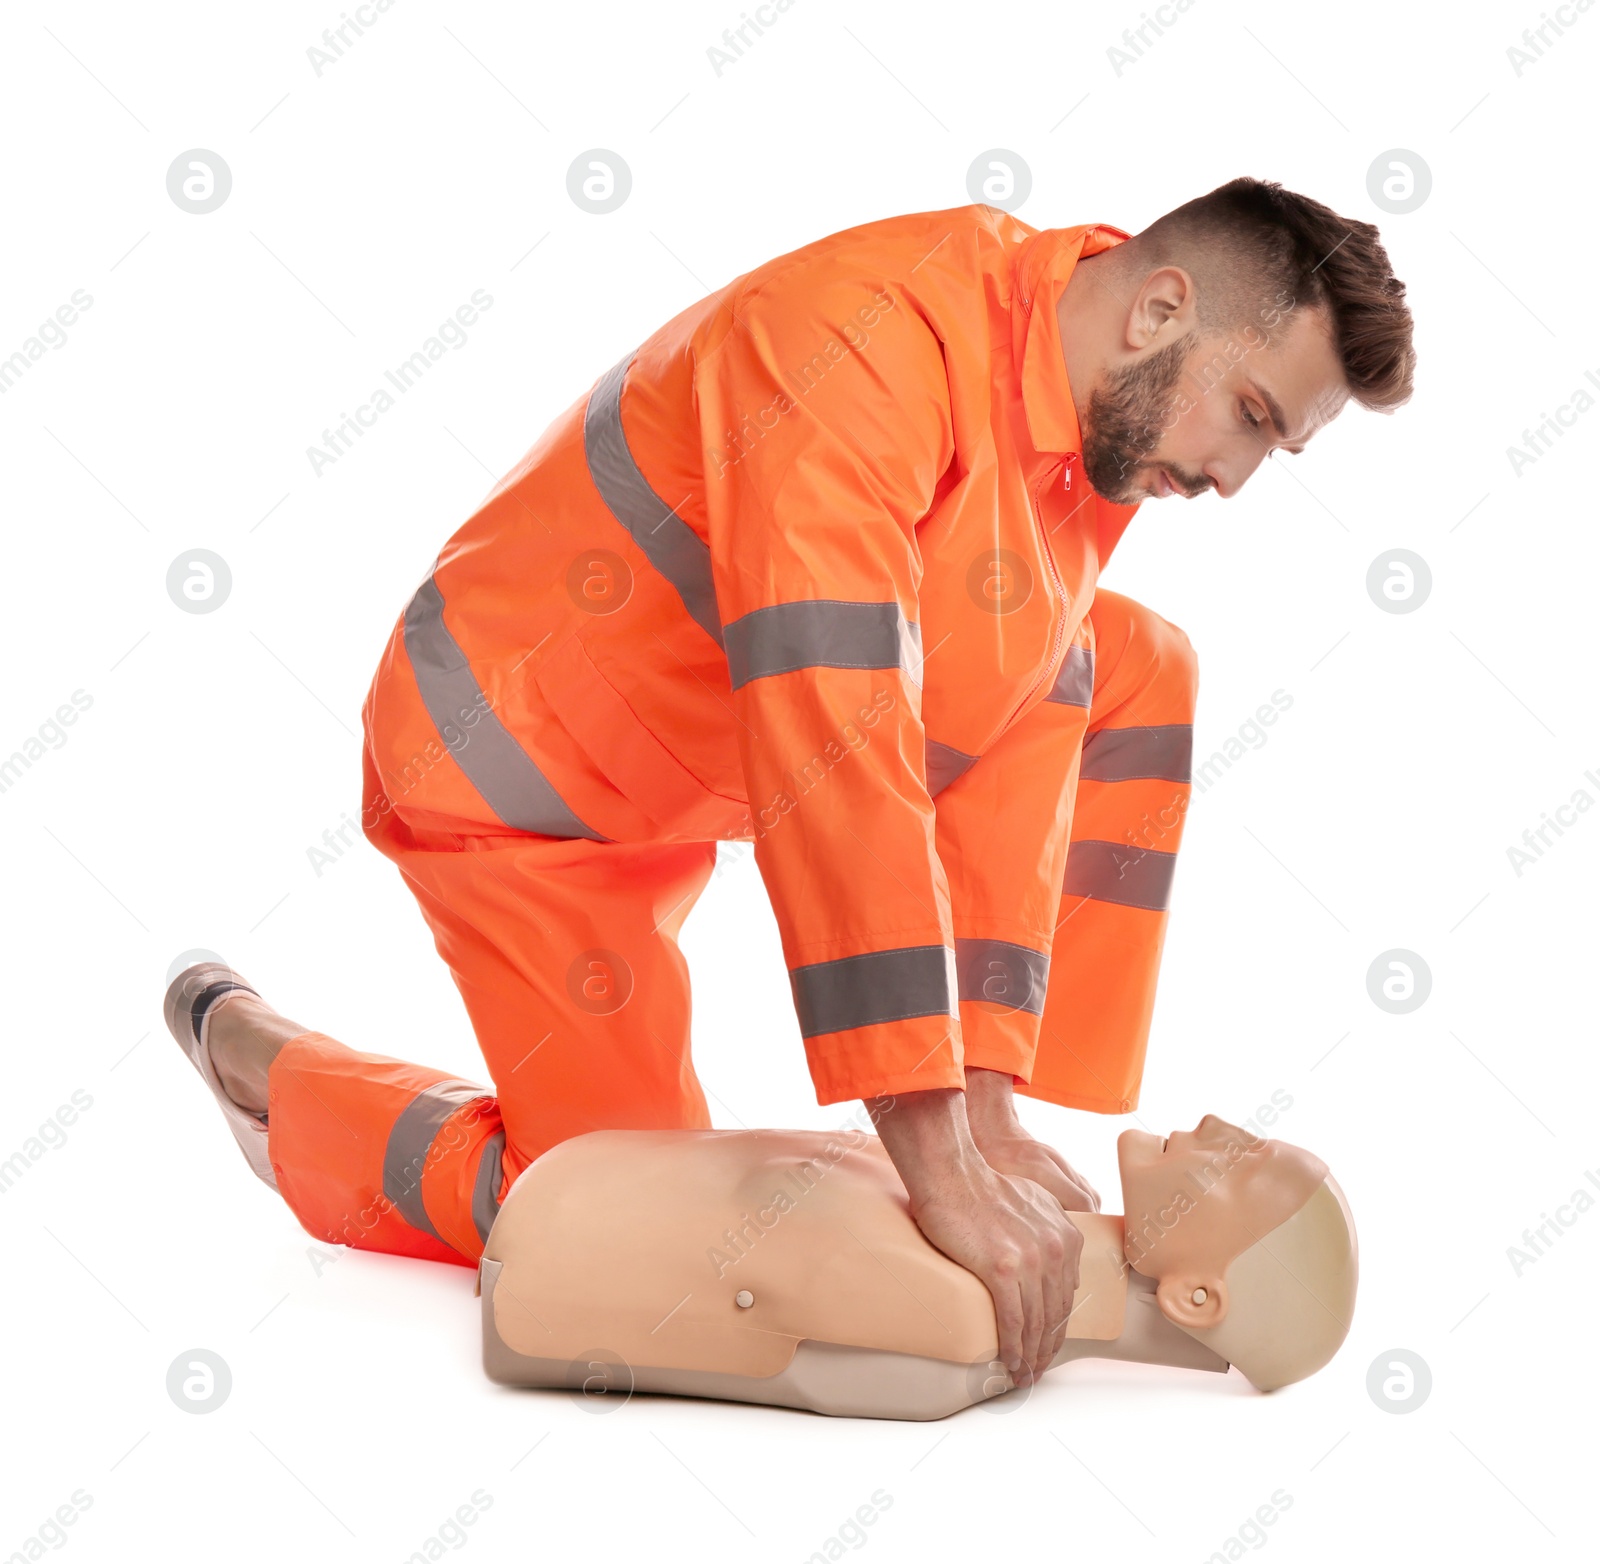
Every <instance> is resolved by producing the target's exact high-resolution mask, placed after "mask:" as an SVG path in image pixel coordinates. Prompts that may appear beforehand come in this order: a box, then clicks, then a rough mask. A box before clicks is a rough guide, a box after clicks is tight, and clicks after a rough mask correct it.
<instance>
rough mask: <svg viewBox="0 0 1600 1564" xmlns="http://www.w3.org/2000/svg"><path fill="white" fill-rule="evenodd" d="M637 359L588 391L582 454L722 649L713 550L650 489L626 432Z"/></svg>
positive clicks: (612, 505)
mask: <svg viewBox="0 0 1600 1564" xmlns="http://www.w3.org/2000/svg"><path fill="white" fill-rule="evenodd" d="M633 360H634V354H632V353H630V354H628V356H627V357H626V358H624V359H622V360H620V361H619V362H618V363H616V364H613V365H612V367H611V368H610V369H608V370H607V371H606V372H605V374H603V375H602V376H601V377H600V381H599V383H598V384H597V385H596V386H595V388H594V390H593V391H591V392H590V393H589V402H588V405H587V406H586V407H585V408H584V410H583V455H584V460H585V461H586V462H587V463H588V464H589V477H590V479H591V480H592V482H593V483H594V486H595V488H597V489H598V490H599V491H600V498H601V499H602V500H604V501H605V502H606V509H607V510H609V511H610V512H611V514H612V515H613V516H615V517H616V519H617V521H618V522H619V523H620V524H621V525H622V526H623V527H624V528H625V529H626V530H627V532H628V535H629V536H630V537H631V538H632V539H633V541H634V542H635V543H637V544H638V545H639V547H640V548H641V549H642V550H643V551H644V554H645V557H646V558H647V559H648V560H649V561H650V563H651V564H652V565H654V566H655V567H656V569H657V570H658V571H660V572H661V574H662V575H663V576H665V577H666V578H667V580H668V581H669V582H670V583H671V584H672V586H673V588H674V590H675V591H676V592H677V594H678V596H679V597H681V598H682V599H683V606H684V607H685V608H687V609H688V610H689V617H690V618H691V619H693V620H694V622H695V623H696V624H697V625H699V626H700V628H701V629H702V630H704V631H705V633H706V634H707V635H709V636H710V637H711V639H712V640H713V641H715V642H716V643H717V645H718V646H720V645H721V644H722V620H721V617H720V616H719V615H718V613H717V592H716V587H715V586H714V585H713V584H712V580H711V550H710V549H708V548H707V547H706V545H705V544H704V543H702V542H701V541H700V538H699V536H698V534H696V532H695V530H694V528H693V527H691V526H690V525H689V523H688V522H686V521H685V520H684V519H683V518H682V517H681V516H679V515H678V514H677V513H676V511H674V510H673V508H672V507H671V506H670V505H668V504H667V502H666V501H665V500H664V499H662V498H661V496H660V495H659V494H657V493H656V491H655V490H654V489H652V488H651V487H650V481H649V479H647V478H646V477H645V475H644V474H643V473H642V472H640V471H639V464H638V463H637V462H636V461H634V459H633V452H632V451H630V450H629V449H628V437H627V436H626V435H625V434H624V433H623V429H622V382H623V380H624V378H625V377H626V376H627V373H628V366H629V365H630V364H631V363H632V362H633ZM679 503H680V504H681V503H682V502H681V501H680V502H679Z"/></svg>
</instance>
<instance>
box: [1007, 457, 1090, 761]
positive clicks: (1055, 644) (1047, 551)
mask: <svg viewBox="0 0 1600 1564" xmlns="http://www.w3.org/2000/svg"><path fill="white" fill-rule="evenodd" d="M1071 464H1072V453H1071V452H1070V451H1069V452H1068V453H1067V457H1066V460H1065V461H1063V462H1062V463H1061V465H1060V467H1059V468H1052V469H1051V470H1050V472H1049V473H1047V474H1046V475H1045V477H1044V478H1043V479H1042V480H1041V481H1040V482H1039V483H1038V484H1037V485H1036V486H1035V487H1034V488H1033V490H1032V491H1031V493H1030V498H1031V500H1032V502H1033V514H1034V519H1035V520H1036V521H1037V522H1038V524H1039V541H1040V543H1041V545H1042V546H1043V548H1044V562H1045V564H1046V565H1047V566H1048V567H1049V570H1050V580H1051V582H1052V583H1053V584H1054V586H1055V589H1056V633H1055V639H1054V640H1053V641H1052V642H1051V645H1050V661H1049V662H1047V663H1046V664H1045V668H1044V672H1043V673H1041V674H1040V675H1039V677H1038V678H1037V679H1035V680H1034V681H1033V683H1032V684H1030V685H1029V686H1028V690H1027V693H1026V694H1025V695H1024V696H1023V697H1022V699H1021V701H1019V702H1018V704H1017V708H1016V710H1015V711H1013V712H1012V713H1011V715H1010V716H1009V717H1007V718H1006V721H1005V725H1004V726H1003V727H1002V728H1001V729H1000V733H1005V732H1006V731H1007V730H1008V729H1009V728H1011V727H1012V726H1013V725H1014V724H1015V723H1016V721H1017V719H1018V718H1019V717H1020V716H1021V715H1022V713H1023V712H1024V711H1025V710H1027V707H1028V703H1029V701H1031V700H1032V699H1033V696H1034V692H1035V691H1036V690H1037V689H1038V688H1039V686H1040V685H1041V684H1043V683H1044V681H1045V680H1046V679H1048V678H1049V677H1050V675H1051V673H1052V672H1053V671H1054V669H1055V666H1056V659H1057V658H1058V657H1060V655H1061V640H1062V637H1063V636H1064V635H1065V634H1066V629H1067V589H1066V587H1065V586H1063V585H1062V582H1061V574H1060V572H1059V571H1058V570H1057V569H1056V556H1055V551H1054V550H1053V549H1052V548H1051V547H1050V535H1049V533H1048V532H1047V531H1046V529H1045V524H1044V512H1043V511H1042V510H1041V509H1040V508H1039V496H1040V495H1041V494H1042V493H1043V492H1044V487H1045V484H1047V483H1052V482H1054V481H1055V476H1056V474H1057V472H1060V473H1062V474H1065V473H1067V472H1068V471H1069V469H1070V467H1071ZM1000 733H997V734H996V735H995V738H999V736H1000ZM993 742H994V740H992V739H991V740H990V743H991V744H992V743H993Z"/></svg>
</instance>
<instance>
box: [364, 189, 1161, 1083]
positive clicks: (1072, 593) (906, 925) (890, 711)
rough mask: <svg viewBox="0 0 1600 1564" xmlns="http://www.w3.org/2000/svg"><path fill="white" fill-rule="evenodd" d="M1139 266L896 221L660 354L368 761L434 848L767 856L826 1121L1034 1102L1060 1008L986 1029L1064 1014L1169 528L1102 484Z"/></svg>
mask: <svg viewBox="0 0 1600 1564" xmlns="http://www.w3.org/2000/svg"><path fill="white" fill-rule="evenodd" d="M1127 237H1128V236H1127V234H1126V233H1124V232H1123V231H1122V230H1120V229H1116V228H1110V227H1106V226H1103V225H1090V226H1084V227H1075V228H1064V229H1045V230H1035V229H1033V228H1031V227H1029V226H1028V225H1027V224H1026V223H1023V222H1020V221H1018V220H1017V219H1016V218H1014V217H1011V216H1008V215H1006V214H1005V213H1002V212H999V211H997V210H995V209H994V208H990V207H985V206H968V207H961V208H957V209H954V210H950V211H941V212H928V213H918V214H914V215H910V216H904V217H896V218H891V219H888V220H886V221H881V222H873V223H868V224H865V225H863V226H861V227H857V228H852V229H849V230H847V231H845V232H843V233H838V234H834V235H832V236H830V237H828V238H826V239H822V240H820V241H818V242H817V243H814V244H810V245H807V246H806V247H804V248H803V249H800V250H796V251H794V252H793V253H791V254H788V255H784V256H780V257H779V258H777V259H775V260H773V261H770V262H768V263H767V264H765V265H763V266H760V267H758V268H757V269H755V270H754V271H751V272H749V273H747V274H745V275H744V276H742V277H739V278H738V279H736V280H735V281H734V282H732V283H731V284H729V285H728V286H727V287H726V288H723V289H721V290H720V291H718V292H717V293H715V294H714V295H712V296H710V297H708V298H706V299H704V300H702V301H700V302H699V303H697V304H694V305H692V306H691V307H690V308H688V309H686V310H684V311H683V312H682V313H681V314H679V315H678V316H677V317H676V318H674V319H673V320H671V321H669V322H668V323H667V324H666V325H665V326H663V327H662V328H661V329H660V330H659V331H657V332H656V333H655V334H654V335H653V336H651V337H650V338H649V339H648V340H647V341H645V342H644V343H643V344H642V345H641V346H639V347H638V349H637V350H636V351H632V352H629V353H628V354H627V355H626V356H625V357H624V358H623V359H622V360H621V361H619V362H618V363H617V364H616V365H615V366H614V367H613V368H612V369H611V370H610V371H609V372H608V373H606V374H605V375H604V376H602V377H601V378H600V380H599V381H598V382H597V383H596V384H595V386H594V387H593V388H592V389H591V390H590V391H589V392H587V393H586V394H585V395H584V396H583V397H581V398H580V399H579V400H578V401H577V402H575V403H574V404H573V405H572V407H571V408H569V409H568V410H567V411H566V412H565V413H564V414H562V415H561V417H560V418H559V419H557V421H556V422H555V423H554V424H553V425H552V427H551V428H550V429H549V430H548V431H547V432H546V433H545V435H544V436H543V437H542V438H541V439H540V440H539V442H538V443H537V444H536V445H535V446H534V448H533V449H532V450H531V451H530V452H529V454H528V455H527V456H526V457H525V458H524V460H523V461H522V462H521V463H520V464H519V466H518V467H517V468H516V469H515V471H514V472H512V473H511V474H510V475H509V476H508V477H507V478H506V479H505V480H504V482H503V483H502V484H501V485H500V486H499V487H498V488H497V489H496V491H495V493H494V494H493V495H492V496H491V497H490V499H489V500H488V501H487V502H486V503H485V504H484V506H483V507H482V508H481V509H480V510H479V511H478V513H477V514H476V515H475V516H473V517H472V519H471V520H470V521H469V522H468V523H467V524H466V525H465V526H463V527H462V528H461V529H460V531H458V532H457V533H456V535H455V536H454V537H453V538H452V539H451V540H450V542H449V543H448V544H447V546H446V547H445V549H444V550H443V552H442V553H441V555H440V556H439V560H438V563H437V565H436V566H435V568H434V570H433V572H432V574H431V575H430V577H429V578H428V580H427V581H426V582H424V584H423V587H422V588H421V589H420V590H419V591H418V593H417V596H416V598H415V599H413V601H412V603H411V605H410V607H409V608H408V609H407V611H406V615H405V618H404V620H403V621H402V624H401V625H400V626H397V628H396V632H395V637H394V639H393V640H392V641H391V643H390V648H389V652H388V653H387V654H386V656H385V659H384V662H383V664H382V666H381V667H380V669H379V673H378V677H377V680H376V681H375V684H374V687H373V693H372V696H371V697H370V700H369V710H368V723H369V742H370V743H371V744H372V745H373V746H374V754H375V757H376V763H377V767H378V770H379V772H380V773H381V774H382V775H384V776H385V777H386V778H390V779H393V778H396V777H404V778H406V780H405V782H403V783H402V784H401V785H402V786H404V787H405V788H407V789H408V790H409V791H408V793H407V797H406V800H405V802H406V808H407V812H408V816H409V817H410V818H411V820H412V821H413V823H415V822H417V821H420V822H422V826H423V827H426V826H427V825H429V824H430V823H431V824H433V825H434V826H436V828H437V831H438V832H439V833H440V835H441V837H442V836H447V835H449V834H451V833H454V834H455V836H456V837H457V838H463V837H467V836H470V835H471V834H473V833H475V832H476V833H479V834H482V835H492V834H494V833H495V832H501V831H504V830H507V829H510V830H515V831H532V832H537V833H540V834H543V835H548V836H553V837H569V838H571V837H576V838H587V839H589V840H592V841H602V842H603V841H617V842H631V843H640V842H663V843H665V842H685V841H707V840H713V839H720V838H740V837H744V838H753V839H754V841H755V844H756V858H757V862H758V865H759V867H760V869H761V873H762V875H763V878H764V880H765V883H766V886H767V889H768V892H769V894H770V897H771V901H772V905H773V908H774V911H775V913H776V916H777V921H778V925H779V928H780V930H781V933H782V939H783V948H784V953H785V957H786V961H787V964H788V967H789V971H790V975H791V982H792V986H793V991H794V1000H795V1006H796V1011H797V1013H798V1016H799V1019H800V1024H801V1032H802V1034H803V1035H804V1037H805V1039H806V1048H807V1054H808V1061H809V1064H810V1067H811V1071H812V1076H813V1079H814V1081H815V1083H816V1086H817V1093H818V1099H819V1101H822V1102H831V1101H838V1100H843V1099H845V1098H849V1097H860V1096H870V1095H874V1094H877V1093H892V1092H896V1091H904V1090H917V1089H924V1088H929V1087H939V1086H960V1085H962V1084H963V1083H964V1077H963V1074H962V1066H963V1063H967V1064H982V1065H984V1066H986V1067H988V1068H993V1069H1009V1070H1012V1071H1014V1072H1015V1073H1017V1074H1018V1075H1021V1076H1023V1077H1026V1076H1027V1074H1028V1072H1029V1068H1030V1066H1031V1063H1032V1060H1033V1056H1034V1051H1035V1049H1036V1047H1037V1042H1038V1027H1039V1014H1038V1011H1039V1008H1040V1006H1039V1004H1038V1003H1036V1002H1028V1003H1018V1004H1015V1005H1013V1006H1006V1005H1004V1004H1001V1005H996V1004H992V1003H987V1004H981V1005H980V1004H979V1003H978V1001H979V1000H980V999H981V998H984V997H987V998H989V999H1002V1000H1003V999H1004V997H1005V996H1004V995H1003V994H1000V993H998V992H996V991H995V990H994V988H993V986H992V985H993V982H994V977H993V974H994V973H995V971H996V970H1002V971H1006V972H1010V973H1011V974H1012V977H1011V978H1010V979H1009V980H1008V981H1011V982H1012V983H1014V984H1017V985H1020V987H1021V989H1022V990H1023V991H1028V990H1030V988H1031V989H1032V991H1033V992H1034V993H1035V997H1036V998H1037V997H1040V996H1042V994H1043V990H1044V982H1045V976H1046V973H1047V970H1048V962H1049V955H1050V950H1051V945H1052V938H1053V934H1054V930H1055V925H1056V920H1057V917H1058V909H1059V906H1060V901H1061V894H1062V882H1063V871H1064V867H1065V861H1066V853H1067V844H1068V833H1069V830H1070V825H1071V814H1072V804H1073V794H1074V788H1075V785H1076V779H1077V767H1078V750H1079V744H1080V741H1081V738H1082V733H1083V722H1084V710H1085V708H1087V706H1088V704H1089V696H1090V691H1091V687H1092V668H1093V627H1092V624H1091V622H1090V621H1089V619H1088V617H1087V614H1088V609H1089V605H1090V602H1091V600H1092V599H1093V596H1094V591H1095V583H1096V578H1097V575H1098V572H1099V570H1100V568H1101V566H1102V565H1103V564H1104V563H1105V561H1106V559H1107V557H1108V556H1109V555H1110V553H1111V551H1112V549H1113V548H1114V547H1115V545H1116V543H1117V540H1118V539H1119V537H1120V536H1121V534H1122V531H1123V529H1124V528H1125V527H1126V525H1127V523H1128V521H1129V519H1130V517H1131V516H1132V514H1133V509H1134V507H1131V506H1119V505H1113V504H1110V503H1108V502H1107V501H1105V500H1103V499H1102V498H1100V497H1099V496H1098V495H1096V494H1095V493H1093V492H1092V491H1091V489H1090V488H1089V486H1088V483H1087V481H1086V480H1085V478H1084V476H1083V473H1082V469H1081V457H1080V451H1081V446H1080V433H1079V425H1078V419H1077V415H1076V413H1075V410H1074V406H1073V395H1072V388H1071V387H1070V386H1069V385H1068V381H1067V375H1066V370H1065V367H1064V364H1063V359H1062V349H1061V343H1060V339H1059V333H1058V326H1057V319H1056V309H1055V306H1056V301H1057V299H1058V297H1059V295H1060V292H1061V290H1062V288H1063V287H1064V286H1065V284H1066V282H1067V279H1068V277H1069V276H1070V275H1071V272H1072V269H1073V266H1074V265H1075V263H1076V261H1077V260H1078V258H1079V257H1080V256H1084V255H1092V254H1094V253H1096V252H1098V251H1100V250H1103V249H1106V248H1108V247H1109V246H1111V245H1113V244H1116V243H1118V242H1120V241H1122V240H1124V239H1126V238H1127ZM469 728H470V729H471V733H470V736H469V734H468V731H467V730H468V729H469ZM452 735H454V738H453V737H452ZM437 738H442V739H443V741H444V744H445V747H446V748H447V749H448V750H449V751H450V755H449V758H448V759H447V760H446V761H445V762H444V763H443V764H438V765H433V766H427V765H423V766H421V767H419V766H418V764H417V757H418V755H419V753H420V752H421V751H422V750H423V747H424V745H425V744H432V743H434V742H435V740H436V739H437ZM457 740H459V743H458V742H456V741H457ZM435 748H437V745H436V744H435ZM573 757H578V758H576V759H575V758H573ZM980 768H982V769H980ZM968 772H972V773H973V774H974V776H978V775H983V774H985V772H987V773H988V774H989V775H990V777H991V780H992V782H994V783H995V784H997V785H991V786H988V787H975V786H971V785H967V786H963V787H961V788H954V789H951V790H950V791H949V792H948V793H946V791H945V790H946V789H949V788H950V785H951V783H952V782H953V781H955V779H956V778H958V777H961V776H963V775H964V774H966V773H968ZM591 774H597V775H599V776H601V777H603V778H604V779H605V781H606V782H607V783H608V784H609V785H608V786H607V787H606V788H604V789H601V788H598V787H596V786H594V785H593V783H592V781H591V780H587V778H589V777H590V776H591ZM391 790H392V789H391ZM997 799H998V801H999V803H998V807H996V800H997ZM463 822H468V823H467V824H463ZM668 912H669V909H666V908H663V909H662V915H663V917H665V916H667V914H668ZM996 952H1001V953H1003V954H1004V956H1005V961H1004V962H1002V963H1001V964H1000V966H999V967H998V968H997V966H996V964H995V963H994V962H993V961H990V960H987V959H986V958H987V957H989V956H992V955H993V954H994V953H996ZM986 983H987V984H989V985H990V987H989V988H988V989H987V990H986V991H985V990H984V985H985V984H986Z"/></svg>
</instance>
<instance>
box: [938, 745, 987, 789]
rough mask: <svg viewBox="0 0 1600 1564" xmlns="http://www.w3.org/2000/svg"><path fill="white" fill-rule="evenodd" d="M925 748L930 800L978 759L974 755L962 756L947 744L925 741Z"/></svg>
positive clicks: (957, 750) (960, 752)
mask: <svg viewBox="0 0 1600 1564" xmlns="http://www.w3.org/2000/svg"><path fill="white" fill-rule="evenodd" d="M926 748H927V761H926V764H927V769H928V796H929V797H930V798H935V797H937V796H938V795H939V794H940V793H942V792H943V791H944V790H945V789H946V788H947V787H949V786H950V784H951V783H952V782H954V781H955V779H956V778H957V777H958V776H960V775H961V773H962V772H963V771H965V770H966V769H967V767H968V766H970V765H971V764H972V763H973V762H974V761H975V760H977V758H978V757H977V756H976V755H967V754H963V753H962V751H960V750H959V749H951V747H950V746H949V745H948V744H939V743H936V742H935V741H934V740H933V739H928V740H927V741H926Z"/></svg>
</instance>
